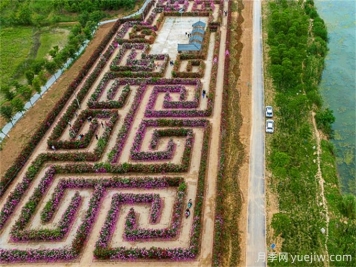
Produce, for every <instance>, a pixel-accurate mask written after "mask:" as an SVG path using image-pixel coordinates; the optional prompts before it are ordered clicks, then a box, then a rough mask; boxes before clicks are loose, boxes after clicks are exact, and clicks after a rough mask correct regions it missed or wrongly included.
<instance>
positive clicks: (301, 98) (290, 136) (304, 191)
mask: <svg viewBox="0 0 356 267" xmlns="http://www.w3.org/2000/svg"><path fill="white" fill-rule="evenodd" d="M263 15H264V21H263V25H264V42H265V45H264V46H265V48H266V49H265V55H264V62H265V70H266V71H265V93H266V97H265V99H266V103H265V104H266V105H273V106H274V113H275V115H274V120H275V132H274V134H273V135H270V136H267V137H266V144H267V147H266V165H267V172H266V173H267V174H266V199H267V245H270V244H272V243H274V244H276V246H275V247H274V248H273V249H272V248H270V251H269V252H272V251H273V252H277V253H279V252H286V253H288V254H289V255H292V254H294V255H295V254H299V255H310V254H312V253H313V254H314V253H315V254H320V255H325V256H326V257H328V256H329V255H351V260H348V261H343V262H342V261H340V262H338V264H339V265H338V266H354V265H355V262H356V255H355V250H354V246H355V244H356V221H355V219H354V210H353V212H351V213H347V212H345V209H344V207H345V206H347V205H349V200H348V199H345V197H343V196H342V195H341V192H340V189H339V183H338V179H337V174H336V167H335V158H334V156H333V153H334V151H333V148H332V145H331V144H330V142H329V141H328V140H327V138H326V137H327V135H328V134H329V132H328V131H327V129H330V126H331V123H332V116H329V115H330V114H329V112H328V111H327V110H325V109H324V107H323V105H322V100H321V96H320V93H319V89H318V85H319V83H320V79H321V75H322V71H323V69H324V59H325V57H326V55H327V40H328V38H327V30H326V27H325V24H324V22H323V20H322V19H321V18H320V17H319V15H318V13H317V10H316V9H315V7H314V3H313V2H312V1H306V2H304V3H303V6H301V5H299V4H298V3H296V2H290V1H285V2H281V3H276V2H269V3H266V2H264V13H263ZM316 125H318V126H319V129H317V128H316ZM320 129H324V132H323V131H321V130H320ZM350 203H351V204H350V205H349V206H350V207H352V205H355V200H354V199H353V200H351V202H350ZM353 207H354V206H353ZM352 209H353V208H351V210H352ZM308 263H309V264H310V262H308ZM268 264H269V265H270V266H286V264H287V265H288V263H286V262H283V261H280V260H278V259H277V260H276V261H273V262H268ZM306 264H307V263H306V262H305V261H299V262H296V263H295V264H294V265H295V266H305V265H306ZM327 265H328V264H327ZM336 265H337V264H336ZM313 266H325V262H323V261H319V262H313Z"/></svg>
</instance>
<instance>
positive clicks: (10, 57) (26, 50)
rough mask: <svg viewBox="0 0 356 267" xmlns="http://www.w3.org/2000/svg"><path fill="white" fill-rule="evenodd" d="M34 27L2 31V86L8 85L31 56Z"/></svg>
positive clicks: (2, 29) (0, 68)
mask: <svg viewBox="0 0 356 267" xmlns="http://www.w3.org/2000/svg"><path fill="white" fill-rule="evenodd" d="M32 35H33V29H32V27H19V26H17V27H14V28H12V27H11V28H1V29H0V56H1V57H0V58H1V60H0V77H1V83H0V86H1V85H3V84H4V83H6V82H7V81H8V80H9V79H10V78H11V76H12V75H14V73H15V71H16V68H17V67H18V66H19V65H20V64H21V63H23V62H24V61H25V60H26V58H27V57H28V56H29V54H30V51H31V48H32V45H33V40H32Z"/></svg>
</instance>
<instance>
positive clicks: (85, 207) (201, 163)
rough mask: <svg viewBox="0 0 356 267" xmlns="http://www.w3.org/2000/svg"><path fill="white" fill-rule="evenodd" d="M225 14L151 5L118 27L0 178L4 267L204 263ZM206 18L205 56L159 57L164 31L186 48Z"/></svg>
mask: <svg viewBox="0 0 356 267" xmlns="http://www.w3.org/2000/svg"><path fill="white" fill-rule="evenodd" d="M224 5H226V4H224V2H223V1H221V2H220V1H200V0H199V1H198V0H194V1H187V0H182V1H180V0H179V1H165V0H159V1H158V2H155V1H152V2H150V3H149V4H148V5H147V6H146V9H145V10H144V11H143V13H142V16H141V18H140V19H133V18H131V19H119V20H118V21H117V22H116V23H115V25H114V26H113V28H112V30H111V31H110V32H109V34H108V35H107V36H106V37H105V38H104V39H103V41H102V43H101V44H100V46H99V47H98V48H97V49H96V51H95V52H94V53H93V55H92V57H91V58H90V59H89V61H88V62H87V64H86V65H85V66H83V68H82V70H81V71H80V73H79V74H78V76H77V78H76V79H75V80H74V81H72V83H71V84H70V85H69V87H68V89H67V91H66V93H65V94H64V95H63V97H62V99H61V100H60V101H59V102H58V103H57V104H56V105H55V107H54V109H53V110H52V111H51V112H50V113H49V114H48V116H47V117H46V119H45V120H44V121H43V123H42V125H41V126H40V128H39V129H38V130H37V131H36V132H35V133H33V136H32V139H31V142H30V143H29V144H28V145H27V146H26V147H25V148H24V149H23V151H22V153H21V155H19V157H18V158H17V159H16V162H15V163H14V165H13V166H8V170H7V172H6V173H5V175H4V176H3V177H2V179H1V182H0V197H1V198H0V209H1V211H0V264H9V265H10V264H11V265H17V264H19V265H21V264H25V263H27V264H29V265H31V266H32V264H33V266H37V265H36V264H41V263H45V262H51V264H53V265H56V266H64V265H66V266H89V265H92V266H100V264H101V263H103V262H106V261H108V262H116V263H117V264H119V265H120V262H121V263H122V262H126V263H128V264H132V266H137V264H139V263H140V264H141V263H143V262H145V261H150V262H159V261H162V262H163V261H164V262H165V264H169V263H170V262H171V264H173V265H172V266H174V262H176V261H189V262H192V263H193V262H195V263H199V261H200V260H201V259H200V258H201V257H202V253H201V250H202V243H203V241H202V240H203V239H204V238H205V237H203V232H207V234H208V235H209V236H210V239H211V240H212V237H213V232H214V229H213V227H214V222H213V220H214V218H212V219H211V218H208V217H207V215H206V214H207V209H211V208H207V205H208V201H209V202H211V199H214V195H215V192H210V191H209V190H208V187H209V183H211V181H214V180H215V179H216V176H215V177H211V176H212V174H211V173H209V167H212V166H213V165H214V164H215V165H217V164H218V163H217V162H216V161H217V160H215V162H212V159H211V158H212V154H214V155H215V158H216V159H218V158H217V157H216V155H217V154H218V153H219V151H218V149H216V148H214V150H212V137H213V135H215V136H217V140H218V139H219V135H220V132H219V129H216V128H214V127H213V125H214V122H215V121H216V120H220V113H219V112H220V110H216V108H215V104H214V103H215V101H216V96H217V95H218V94H220V95H221V93H218V92H217V79H218V78H217V76H218V68H224V65H222V66H219V64H216V59H219V57H222V56H224V54H223V53H221V51H224V50H223V49H221V47H220V43H223V42H221V33H220V31H219V30H218V27H219V25H220V23H221V21H222V13H223V12H222V10H223V8H224V7H223V6H224ZM182 8H183V9H184V10H185V13H183V16H182V15H181V14H180V13H178V11H179V10H180V9H182ZM177 14H178V15H179V16H177ZM198 20H202V21H205V22H206V31H205V36H204V43H203V48H202V49H201V51H199V52H192V53H189V52H187V53H181V54H178V52H177V51H176V49H169V48H167V47H168V45H165V44H163V46H164V47H165V51H163V50H161V53H157V52H155V51H156V50H157V49H160V48H157V46H156V44H157V43H158V42H159V41H158V39H159V36H160V34H163V33H162V32H164V31H165V30H164V25H165V23H171V25H172V27H178V29H181V30H180V31H181V32H180V33H179V34H177V33H176V32H174V31H175V30H172V31H171V32H169V33H168V34H170V35H168V36H169V38H166V40H168V41H170V42H172V40H174V44H175V45H176V44H178V43H179V42H182V40H183V41H185V42H187V41H188V39H187V38H186V35H187V34H186V33H185V34H184V29H187V30H189V29H191V24H190V23H191V21H193V22H196V21H198ZM180 23H182V24H180ZM184 23H186V24H184ZM182 25H183V26H182ZM184 25H186V26H184ZM182 27H183V28H182ZM184 27H186V28H184ZM172 29H173V28H172ZM175 38H176V39H175ZM185 38H186V39H185ZM158 45H159V43H158ZM213 59H214V60H213ZM172 62H174V63H172ZM202 92H204V93H203V94H202ZM219 92H221V90H220V91H219ZM214 108H215V110H214ZM216 143H218V142H216ZM216 147H218V145H217V146H216ZM215 165H214V166H215ZM208 192H209V193H208ZM208 198H209V200H208ZM189 199H191V200H192V203H193V206H192V207H190V206H189V207H188V206H187V202H188V200H189ZM188 208H189V213H188V214H187V213H186V212H187V209H188ZM207 220H208V221H210V222H212V224H208V225H210V228H209V229H208V228H206V227H207V225H206V221H207ZM210 246H211V247H212V242H211V244H210ZM210 253H211V249H210ZM167 262H168V263H167ZM143 265H144V264H143ZM125 266H126V265H125Z"/></svg>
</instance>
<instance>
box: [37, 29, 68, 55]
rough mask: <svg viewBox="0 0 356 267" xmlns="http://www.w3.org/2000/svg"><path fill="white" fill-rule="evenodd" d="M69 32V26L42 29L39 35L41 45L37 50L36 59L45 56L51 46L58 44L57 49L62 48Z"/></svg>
mask: <svg viewBox="0 0 356 267" xmlns="http://www.w3.org/2000/svg"><path fill="white" fill-rule="evenodd" d="M69 32H70V29H69V28H52V29H49V28H45V29H42V30H41V37H40V43H41V45H40V47H39V49H38V51H37V56H36V59H42V58H45V57H46V56H47V55H48V51H50V50H51V49H52V47H53V46H56V45H58V47H59V49H62V48H63V47H64V46H65V45H66V44H67V41H68V35H69Z"/></svg>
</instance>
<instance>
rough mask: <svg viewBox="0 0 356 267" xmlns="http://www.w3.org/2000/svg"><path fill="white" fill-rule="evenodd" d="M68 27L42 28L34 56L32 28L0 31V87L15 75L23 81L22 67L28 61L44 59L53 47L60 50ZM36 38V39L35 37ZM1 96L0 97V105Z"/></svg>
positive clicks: (64, 42)
mask: <svg viewBox="0 0 356 267" xmlns="http://www.w3.org/2000/svg"><path fill="white" fill-rule="evenodd" d="M37 31H38V30H37ZM69 32H70V28H69V27H65V28H50V27H46V28H42V29H41V30H40V33H39V42H40V44H39V47H38V50H36V49H35V51H36V52H37V53H36V54H35V55H32V54H31V49H33V45H34V38H35V37H34V36H35V29H34V28H33V27H21V26H16V27H10V28H1V29H0V44H1V48H0V59H1V60H0V77H1V82H0V86H3V85H5V84H7V83H8V82H9V80H11V78H12V77H14V76H15V75H16V78H17V79H18V80H19V81H22V80H24V75H23V70H24V68H21V65H23V64H24V63H25V62H26V60H28V59H44V58H46V57H47V56H48V51H49V50H51V48H52V47H53V46H56V45H58V47H59V48H60V49H61V48H63V47H64V46H65V45H66V44H67V41H68V35H69ZM37 38H38V37H37ZM2 102H3V96H2V95H0V103H2Z"/></svg>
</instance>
